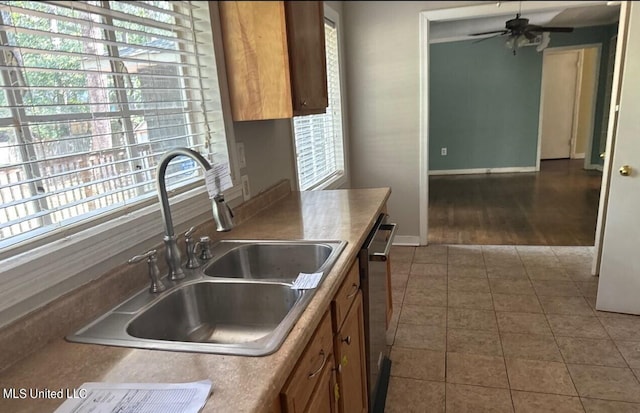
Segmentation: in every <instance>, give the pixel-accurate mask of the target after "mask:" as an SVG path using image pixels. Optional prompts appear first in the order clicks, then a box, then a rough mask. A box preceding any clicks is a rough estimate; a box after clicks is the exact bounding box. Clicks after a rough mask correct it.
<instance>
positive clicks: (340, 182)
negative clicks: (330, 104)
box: [291, 2, 350, 191]
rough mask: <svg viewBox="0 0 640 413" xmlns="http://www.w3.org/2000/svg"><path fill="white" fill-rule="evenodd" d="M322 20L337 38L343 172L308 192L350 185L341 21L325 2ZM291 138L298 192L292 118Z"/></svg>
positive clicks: (318, 183)
mask: <svg viewBox="0 0 640 413" xmlns="http://www.w3.org/2000/svg"><path fill="white" fill-rule="evenodd" d="M324 18H325V19H326V20H329V21H330V22H331V23H333V24H334V26H335V29H336V32H337V38H338V73H339V78H340V110H341V112H342V125H341V126H342V165H343V170H342V173H335V174H332V175H330V176H329V177H327V178H325V179H323V180H321V181H319V182H316V183H315V184H314V185H313V186H311V188H309V189H307V190H308V191H321V190H326V189H339V188H345V187H347V186H349V184H350V175H349V145H348V142H349V137H348V133H347V132H348V128H347V108H346V103H347V98H346V87H345V76H346V73H345V65H344V58H343V49H344V48H343V40H342V19H341V16H340V14H339V13H338V12H337V11H336V10H335V9H333V8H332V7H330V6H329V5H328V4H327V3H326V2H325V3H324ZM291 138H292V140H293V155H294V166H295V170H296V175H295V179H296V187H297V188H298V190H299V191H302V189H301V188H300V178H299V172H298V162H297V158H298V154H297V151H296V133H295V127H294V122H293V118H292V119H291Z"/></svg>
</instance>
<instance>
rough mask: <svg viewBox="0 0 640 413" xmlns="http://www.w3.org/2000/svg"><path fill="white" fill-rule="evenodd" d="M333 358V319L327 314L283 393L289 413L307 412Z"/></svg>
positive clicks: (284, 402)
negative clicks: (308, 405)
mask: <svg viewBox="0 0 640 413" xmlns="http://www.w3.org/2000/svg"><path fill="white" fill-rule="evenodd" d="M332 356H333V333H332V331H331V317H330V316H329V312H327V313H326V314H325V315H324V317H323V318H322V321H321V322H320V325H318V328H317V329H316V332H315V333H314V334H313V337H311V340H309V344H308V345H307V348H306V349H305V350H304V352H303V353H302V356H301V357H300V359H299V360H298V364H297V365H296V367H295V368H294V370H293V373H291V376H290V377H289V381H288V382H287V384H286V385H285V387H284V389H283V391H282V400H283V404H284V406H285V409H286V411H287V412H288V413H293V412H303V411H305V409H306V407H307V404H308V402H309V399H310V398H311V394H312V393H313V390H314V389H315V388H316V386H317V385H318V383H319V382H320V379H321V378H322V376H323V374H322V373H323V371H324V369H325V368H326V367H332V366H330V364H329V361H330V360H332V359H333V358H332Z"/></svg>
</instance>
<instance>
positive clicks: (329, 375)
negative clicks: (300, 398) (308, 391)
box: [307, 356, 339, 413]
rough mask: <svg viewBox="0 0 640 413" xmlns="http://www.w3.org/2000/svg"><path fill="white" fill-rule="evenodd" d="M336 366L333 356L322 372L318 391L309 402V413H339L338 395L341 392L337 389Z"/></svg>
mask: <svg viewBox="0 0 640 413" xmlns="http://www.w3.org/2000/svg"><path fill="white" fill-rule="evenodd" d="M334 365H335V361H334V359H333V356H332V357H330V358H329V362H328V363H327V365H326V366H325V368H324V370H323V371H322V377H320V383H318V387H317V388H316V391H315V392H314V394H313V395H312V396H311V399H310V400H309V405H308V406H307V412H308V413H338V409H337V407H336V399H337V398H338V397H339V393H337V392H338V391H339V390H338V388H337V387H336V378H335V370H334V369H333V366H334Z"/></svg>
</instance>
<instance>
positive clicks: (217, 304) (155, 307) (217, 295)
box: [67, 241, 346, 356]
mask: <svg viewBox="0 0 640 413" xmlns="http://www.w3.org/2000/svg"><path fill="white" fill-rule="evenodd" d="M345 245H346V242H345V241H220V242H218V243H217V244H215V245H214V246H213V248H212V252H213V255H214V258H213V259H212V260H211V261H209V262H208V263H206V264H205V265H204V266H202V267H201V268H197V269H195V270H186V272H187V277H186V278H185V279H184V280H181V281H180V282H178V283H175V284H174V285H172V286H171V287H170V288H168V289H167V291H165V292H163V293H160V294H151V293H149V292H148V291H147V290H146V289H145V290H144V291H141V292H139V293H137V294H135V295H134V296H133V297H131V298H129V299H128V300H126V301H125V302H124V303H122V304H120V305H118V306H117V307H115V308H113V309H112V310H110V311H108V312H107V313H106V314H104V315H103V316H101V317H100V318H98V319H97V320H95V321H93V322H91V323H90V324H88V325H87V326H85V327H83V328H82V329H80V330H79V331H77V332H76V333H75V334H72V335H70V336H68V337H67V339H68V340H70V341H75V342H82V343H91V344H106V345H115V346H123V347H137V348H148V349H160V350H172V351H192V352H202V353H218V354H237V355H245V356H262V355H267V354H270V353H273V352H274V351H276V350H277V349H278V348H279V347H280V345H281V344H282V342H283V341H284V339H285V338H286V337H287V335H288V334H289V332H290V331H291V329H292V328H293V326H294V324H295V323H296V321H297V320H298V319H299V318H300V315H301V314H302V312H303V311H304V310H305V308H306V306H307V304H308V303H309V301H310V300H311V298H312V297H313V295H314V293H315V289H311V290H296V289H292V288H291V284H292V282H293V281H294V280H295V279H296V277H297V276H298V274H299V273H301V272H305V273H314V272H322V273H323V274H324V275H323V277H322V279H323V280H324V278H325V277H326V274H327V273H328V272H329V271H330V269H331V267H332V266H333V264H334V263H335V261H336V260H337V258H338V256H339V255H340V253H341V252H342V250H343V249H344V247H345ZM165 284H171V283H170V282H168V281H166V280H165Z"/></svg>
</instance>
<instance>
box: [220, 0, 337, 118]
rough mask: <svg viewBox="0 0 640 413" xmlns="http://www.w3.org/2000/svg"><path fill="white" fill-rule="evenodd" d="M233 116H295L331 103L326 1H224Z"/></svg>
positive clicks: (222, 11) (222, 20)
mask: <svg viewBox="0 0 640 413" xmlns="http://www.w3.org/2000/svg"><path fill="white" fill-rule="evenodd" d="M218 5H219V9H220V23H221V29H222V44H223V47H224V56H225V61H226V68H227V79H228V83H229V94H230V98H231V110H232V114H233V120H235V121H245V120H263V119H282V118H291V117H292V116H293V115H305V114H313V113H324V112H325V111H326V108H327V106H328V98H327V96H328V94H327V73H326V63H325V62H326V56H325V44H324V15H323V13H324V11H323V3H322V2H321V1H309V2H307V1H291V2H289V1H287V2H282V1H221V2H219V3H218Z"/></svg>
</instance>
